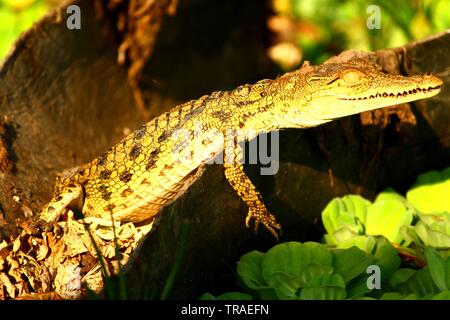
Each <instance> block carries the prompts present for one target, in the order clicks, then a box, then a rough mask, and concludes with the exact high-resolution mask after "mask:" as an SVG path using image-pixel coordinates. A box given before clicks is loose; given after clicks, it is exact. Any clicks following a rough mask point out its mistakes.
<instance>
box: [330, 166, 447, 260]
mask: <svg viewBox="0 0 450 320" xmlns="http://www.w3.org/2000/svg"><path fill="white" fill-rule="evenodd" d="M322 222H323V225H324V227H325V229H326V231H327V234H325V235H324V243H326V244H328V245H331V246H335V247H338V248H348V247H351V246H357V247H358V248H360V249H362V250H364V251H366V252H371V251H372V250H373V246H374V245H375V239H374V236H376V235H383V236H384V237H386V238H387V239H388V240H389V241H390V242H391V243H392V244H394V245H395V247H396V248H398V249H399V250H400V251H402V252H407V253H409V254H411V255H413V256H414V257H417V258H418V259H420V258H422V257H423V248H424V246H426V245H428V246H432V247H435V248H437V249H438V250H439V251H440V253H441V254H442V255H443V256H445V257H446V256H448V255H449V254H450V250H449V249H450V168H447V169H445V170H443V171H441V172H438V171H431V172H427V173H425V174H422V175H420V176H419V177H418V178H417V181H416V183H415V184H414V185H413V186H412V188H411V189H410V190H408V191H407V193H406V198H405V197H403V196H402V195H400V194H398V193H397V192H395V191H394V190H393V189H387V190H385V191H383V192H381V193H380V194H379V195H378V196H377V197H376V199H375V201H374V202H373V203H371V202H370V201H368V200H366V199H364V198H362V197H361V196H358V195H348V196H345V197H343V198H335V199H333V200H332V201H331V202H330V203H329V204H328V205H327V207H326V208H325V210H324V211H323V212H322Z"/></svg>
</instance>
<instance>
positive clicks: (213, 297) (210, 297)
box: [200, 292, 217, 300]
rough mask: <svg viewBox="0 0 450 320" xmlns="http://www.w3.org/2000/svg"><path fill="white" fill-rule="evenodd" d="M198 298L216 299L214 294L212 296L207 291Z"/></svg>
mask: <svg viewBox="0 0 450 320" xmlns="http://www.w3.org/2000/svg"><path fill="white" fill-rule="evenodd" d="M200 300H217V299H216V297H215V296H213V295H212V294H211V293H209V292H207V293H204V294H203V295H202V296H201V297H200Z"/></svg>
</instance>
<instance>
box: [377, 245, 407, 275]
mask: <svg viewBox="0 0 450 320" xmlns="http://www.w3.org/2000/svg"><path fill="white" fill-rule="evenodd" d="M373 258H374V260H373V263H374V264H375V265H377V266H379V267H380V269H381V278H382V279H388V278H389V277H390V276H391V274H392V273H393V272H394V271H395V270H397V269H398V267H399V266H400V263H401V259H400V257H399V256H398V254H397V250H395V248H394V247H393V246H392V244H390V243H389V242H388V241H387V240H386V239H384V238H378V239H377V246H376V249H375V253H374V254H373Z"/></svg>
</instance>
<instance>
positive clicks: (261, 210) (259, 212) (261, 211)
mask: <svg viewBox="0 0 450 320" xmlns="http://www.w3.org/2000/svg"><path fill="white" fill-rule="evenodd" d="M251 219H255V233H257V231H258V227H259V224H260V223H262V224H263V225H264V227H266V229H267V230H269V232H270V233H271V234H272V235H273V236H274V237H275V238H276V239H277V241H278V240H279V234H281V225H280V224H279V223H278V222H277V221H276V219H275V216H274V215H273V214H271V213H269V212H268V211H267V209H266V208H265V207H260V206H256V207H250V209H249V210H248V214H247V217H246V218H245V225H246V226H247V228H248V227H249V226H250V220H251Z"/></svg>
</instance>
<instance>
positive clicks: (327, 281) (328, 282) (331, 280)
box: [304, 274, 345, 289]
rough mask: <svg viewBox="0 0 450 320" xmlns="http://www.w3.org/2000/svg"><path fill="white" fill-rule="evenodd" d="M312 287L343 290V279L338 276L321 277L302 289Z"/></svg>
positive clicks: (312, 280)
mask: <svg viewBox="0 0 450 320" xmlns="http://www.w3.org/2000/svg"><path fill="white" fill-rule="evenodd" d="M314 287H339V288H342V289H345V281H344V278H342V277H341V276H340V275H338V274H333V275H321V276H318V277H315V278H313V279H311V281H309V282H308V283H307V284H306V285H305V286H304V288H314Z"/></svg>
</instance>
